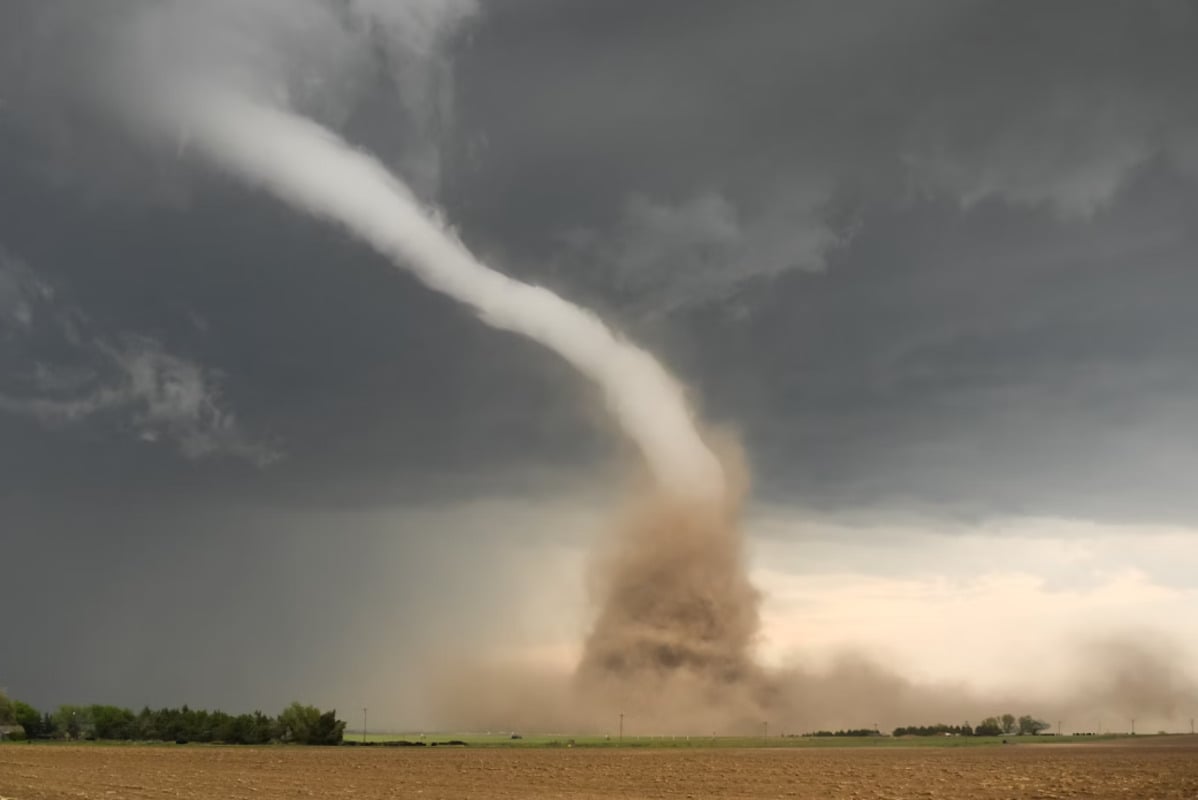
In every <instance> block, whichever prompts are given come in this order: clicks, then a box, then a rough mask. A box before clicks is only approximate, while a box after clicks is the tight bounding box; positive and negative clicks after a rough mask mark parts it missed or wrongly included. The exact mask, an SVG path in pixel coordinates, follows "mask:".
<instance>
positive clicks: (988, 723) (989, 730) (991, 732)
mask: <svg viewBox="0 0 1198 800" xmlns="http://www.w3.org/2000/svg"><path fill="white" fill-rule="evenodd" d="M973 733H974V735H975V736H1000V735H1002V723H1000V722H999V721H998V718H997V717H986V718H985V719H984V720H982V721H981V722H979V723H978V724H977V727H976V728H974V729H973Z"/></svg>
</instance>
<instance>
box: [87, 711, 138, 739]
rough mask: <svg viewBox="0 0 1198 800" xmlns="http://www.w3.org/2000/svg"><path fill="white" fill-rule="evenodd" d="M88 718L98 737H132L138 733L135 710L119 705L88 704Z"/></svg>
mask: <svg viewBox="0 0 1198 800" xmlns="http://www.w3.org/2000/svg"><path fill="white" fill-rule="evenodd" d="M87 718H88V720H90V721H91V724H92V733H93V735H95V737H96V738H97V739H132V738H133V737H134V734H135V733H136V725H135V723H136V720H137V718H136V717H135V716H133V712H132V711H130V710H129V709H127V708H120V707H118V706H99V705H96V706H88V707H87Z"/></svg>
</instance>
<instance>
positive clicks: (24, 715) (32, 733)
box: [12, 700, 43, 739]
mask: <svg viewBox="0 0 1198 800" xmlns="http://www.w3.org/2000/svg"><path fill="white" fill-rule="evenodd" d="M12 718H13V721H14V722H16V723H17V724H18V725H20V726H21V727H22V728H24V729H25V736H26V737H27V738H29V739H34V738H37V737H39V736H42V735H43V733H42V715H41V714H40V713H39V712H38V710H37V709H36V708H34V707H33V706H31V705H29V704H28V703H22V702H21V701H20V700H13V701H12Z"/></svg>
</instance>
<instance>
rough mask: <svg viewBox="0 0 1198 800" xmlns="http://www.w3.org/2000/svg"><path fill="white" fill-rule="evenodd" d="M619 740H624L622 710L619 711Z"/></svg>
mask: <svg viewBox="0 0 1198 800" xmlns="http://www.w3.org/2000/svg"><path fill="white" fill-rule="evenodd" d="M620 741H621V742H622V741H624V712H623V711H621V712H620Z"/></svg>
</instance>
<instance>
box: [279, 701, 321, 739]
mask: <svg viewBox="0 0 1198 800" xmlns="http://www.w3.org/2000/svg"><path fill="white" fill-rule="evenodd" d="M319 722H320V709H319V708H317V707H316V706H306V705H304V704H303V703H300V702H299V701H296V702H294V703H292V704H291V705H289V706H287V708H285V709H283V712H282V713H281V714H279V738H280V739H282V740H283V741H285V742H295V743H297V744H308V740H309V739H311V738H312V734H313V732H314V731H315V730H316V726H317V724H318V723H319Z"/></svg>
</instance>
